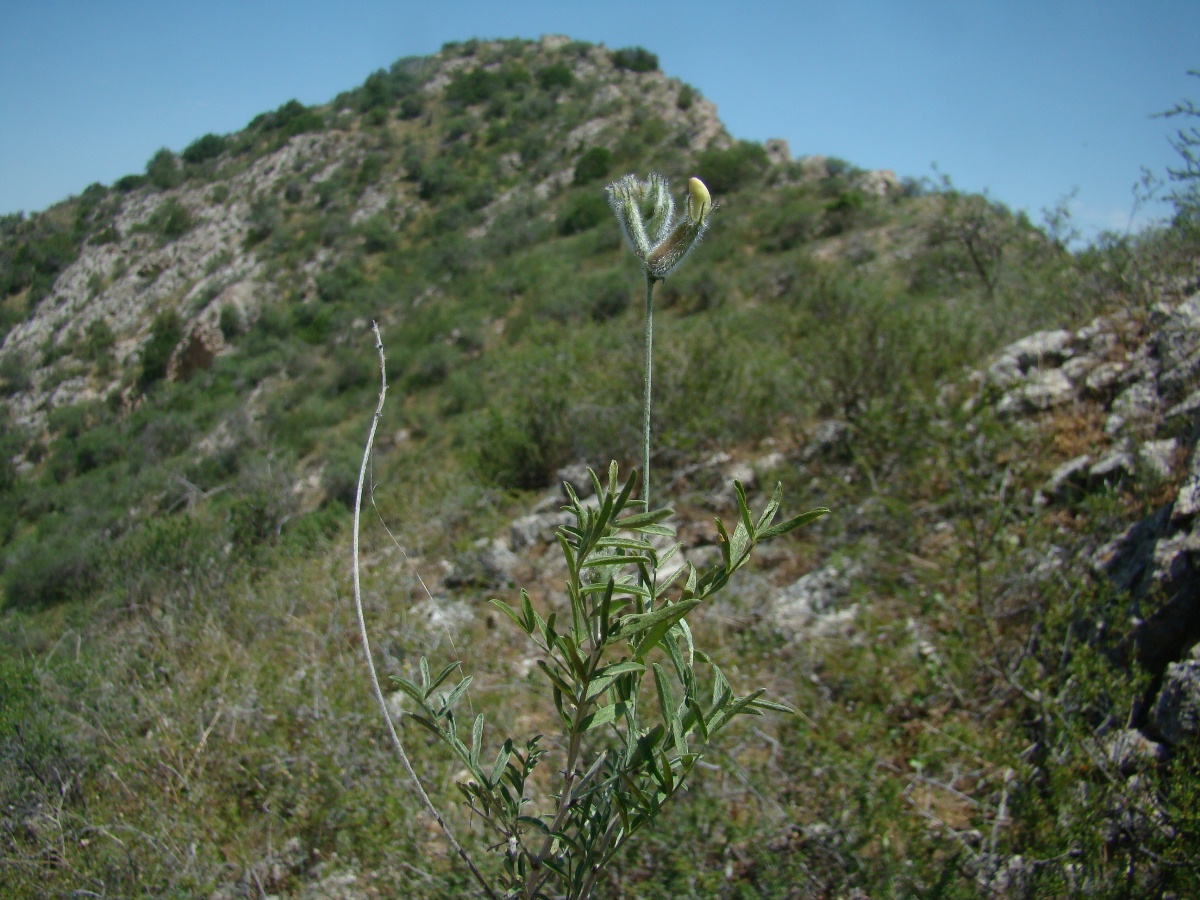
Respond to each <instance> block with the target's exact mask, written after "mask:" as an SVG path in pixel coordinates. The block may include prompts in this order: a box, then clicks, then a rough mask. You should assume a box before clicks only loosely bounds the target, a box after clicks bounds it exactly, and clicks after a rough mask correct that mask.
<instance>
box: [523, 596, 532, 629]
mask: <svg viewBox="0 0 1200 900" xmlns="http://www.w3.org/2000/svg"><path fill="white" fill-rule="evenodd" d="M521 618H522V619H523V620H524V622H525V633H526V634H532V633H533V604H532V603H530V602H529V594H528V593H526V591H525V589H524V588H522V589H521Z"/></svg>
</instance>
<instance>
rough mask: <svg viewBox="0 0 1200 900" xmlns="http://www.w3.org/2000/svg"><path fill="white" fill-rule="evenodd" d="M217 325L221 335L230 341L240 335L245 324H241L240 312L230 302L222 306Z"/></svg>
mask: <svg viewBox="0 0 1200 900" xmlns="http://www.w3.org/2000/svg"><path fill="white" fill-rule="evenodd" d="M217 327H218V328H220V329H221V336H222V337H223V338H225V340H226V341H232V340H233V339H234V338H236V337H237V336H238V335H240V334H241V333H242V330H243V328H244V327H245V326H244V325H243V324H242V314H241V313H240V312H238V308H237V307H236V306H234V305H233V304H232V303H226V304H225V305H224V306H222V307H221V313H220V316H219V317H218V319H217Z"/></svg>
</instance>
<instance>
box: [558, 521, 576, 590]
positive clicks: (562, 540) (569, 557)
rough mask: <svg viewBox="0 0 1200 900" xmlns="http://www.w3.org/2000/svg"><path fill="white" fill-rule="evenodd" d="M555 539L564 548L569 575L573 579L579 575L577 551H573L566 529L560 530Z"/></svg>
mask: <svg viewBox="0 0 1200 900" xmlns="http://www.w3.org/2000/svg"><path fill="white" fill-rule="evenodd" d="M554 537H555V538H556V539H557V540H558V545H559V546H560V547H561V548H562V552H563V557H564V558H565V559H566V561H567V573H568V575H569V576H570V577H571V578H572V579H573V578H575V576H576V575H578V574H579V570H578V569H577V568H576V567H575V551H574V550H572V549H571V544H570V542H569V541H568V540H567V535H566V532H565V530H564V529H562V528H559V529H558V531H556V532H555V533H554Z"/></svg>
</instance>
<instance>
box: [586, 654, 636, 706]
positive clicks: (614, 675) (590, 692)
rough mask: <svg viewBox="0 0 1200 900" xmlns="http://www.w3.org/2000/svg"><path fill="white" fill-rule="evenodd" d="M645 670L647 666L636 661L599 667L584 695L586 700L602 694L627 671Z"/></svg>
mask: <svg viewBox="0 0 1200 900" xmlns="http://www.w3.org/2000/svg"><path fill="white" fill-rule="evenodd" d="M645 670H646V667H645V666H643V665H641V664H640V663H635V662H621V663H614V664H613V665H611V666H605V667H604V668H603V669H599V670H598V671H597V672H596V674H595V676H594V677H593V678H592V681H591V682H589V683H588V689H587V695H586V696H585V697H584V700H585V701H587V700H592V699H594V698H596V697H598V696H600V695H601V694H603V693H604V692H605V691H606V690H608V688H609V686H610V685H611V684H612V683H613V682H614V681H616V680H617V679H618V678H619V677H620V676H621V675H623V674H624V673H626V672H644V671H645Z"/></svg>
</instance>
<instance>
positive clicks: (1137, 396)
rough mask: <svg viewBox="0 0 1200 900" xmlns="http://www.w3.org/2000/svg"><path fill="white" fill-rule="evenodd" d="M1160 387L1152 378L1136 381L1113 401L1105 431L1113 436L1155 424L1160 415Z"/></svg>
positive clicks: (1109, 435)
mask: <svg viewBox="0 0 1200 900" xmlns="http://www.w3.org/2000/svg"><path fill="white" fill-rule="evenodd" d="M1158 409H1159V398H1158V387H1157V385H1156V384H1155V382H1154V381H1153V379H1150V378H1144V379H1142V380H1141V381H1136V382H1134V383H1133V384H1131V385H1130V386H1129V387H1127V388H1126V389H1125V390H1124V391H1122V392H1121V393H1120V394H1119V395H1118V396H1117V399H1116V400H1114V401H1113V404H1112V410H1111V412H1110V413H1109V416H1108V421H1106V422H1105V423H1104V433H1105V434H1106V435H1107V436H1108V437H1110V438H1112V437H1116V436H1118V435H1121V434H1128V433H1130V432H1131V431H1136V430H1138V429H1140V428H1145V427H1148V426H1150V425H1151V424H1153V422H1154V420H1155V418H1156V417H1157V415H1158Z"/></svg>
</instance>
